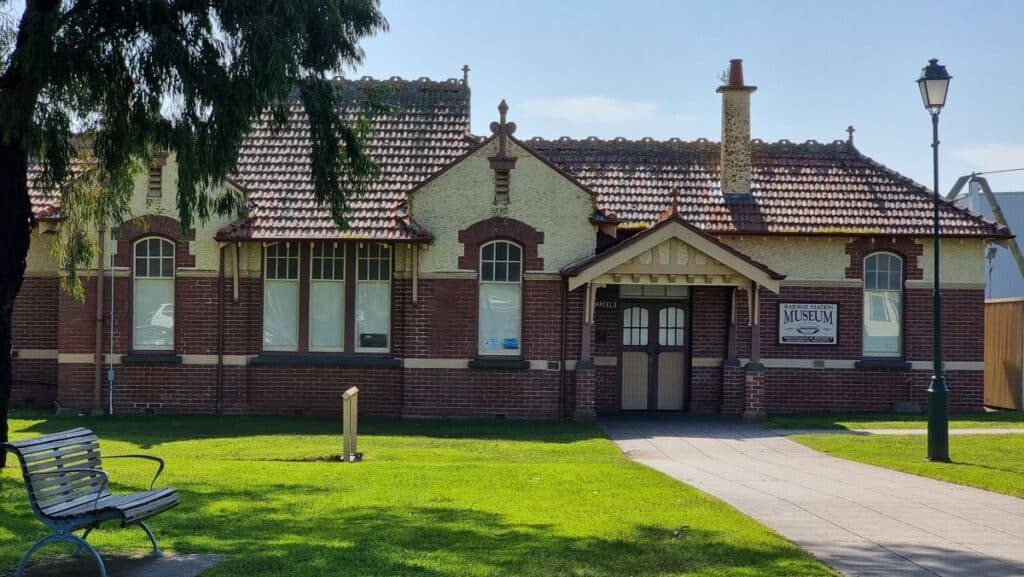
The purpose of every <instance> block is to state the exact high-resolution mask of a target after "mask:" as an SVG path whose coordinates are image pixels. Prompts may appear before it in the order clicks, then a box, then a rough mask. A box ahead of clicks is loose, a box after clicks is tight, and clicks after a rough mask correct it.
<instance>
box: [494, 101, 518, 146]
mask: <svg viewBox="0 0 1024 577" xmlns="http://www.w3.org/2000/svg"><path fill="white" fill-rule="evenodd" d="M498 114H499V120H498V122H492V123H491V132H492V133H494V135H495V136H497V137H498V156H496V157H495V158H498V159H501V160H506V159H508V158H509V156H508V137H510V136H512V135H513V134H514V133H515V131H516V123H515V122H508V120H507V118H508V103H507V102H505V99H502V100H501V103H500V104H498Z"/></svg>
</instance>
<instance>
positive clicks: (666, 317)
mask: <svg viewBox="0 0 1024 577" xmlns="http://www.w3.org/2000/svg"><path fill="white" fill-rule="evenodd" d="M685 331H686V311H685V310H683V309H682V308H679V307H665V308H663V309H661V310H660V311H658V344H659V345H661V346H664V347H681V346H683V345H684V344H685V343H686V333H685Z"/></svg>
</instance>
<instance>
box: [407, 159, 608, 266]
mask: <svg viewBox="0 0 1024 577" xmlns="http://www.w3.org/2000/svg"><path fill="white" fill-rule="evenodd" d="M497 151H498V145H497V142H496V141H495V142H491V143H490V144H489V145H487V146H484V147H483V148H481V149H480V150H478V151H476V152H475V153H473V154H471V155H470V156H468V157H467V158H465V159H464V160H462V161H461V162H459V163H458V164H456V165H454V166H452V167H451V168H450V169H449V170H448V171H447V172H445V173H444V174H442V175H441V176H439V177H438V178H436V179H435V180H433V181H432V182H429V183H428V184H427V185H426V186H424V187H423V188H421V189H420V190H419V191H417V192H415V193H414V194H412V195H410V198H409V210H410V214H411V215H412V218H413V219H415V220H416V222H418V223H420V224H421V225H423V226H424V227H426V228H427V230H429V231H430V232H431V233H432V234H433V235H434V241H433V242H432V243H430V244H428V245H424V246H423V247H422V248H421V249H420V259H419V267H420V269H419V270H420V272H422V273H433V272H455V271H458V270H459V265H458V261H459V257H460V256H462V244H461V243H460V242H459V231H460V230H463V229H466V228H468V227H470V226H471V225H473V224H476V223H478V222H480V221H483V220H487V219H489V218H492V217H504V218H511V219H515V220H519V221H521V222H524V223H526V224H528V225H530V226H532V227H533V228H535V229H537V230H539V231H541V232H543V233H544V243H543V244H541V245H540V249H539V256H540V257H541V258H543V259H544V272H549V273H557V272H559V271H560V270H561V269H562V268H564V267H565V266H566V265H568V264H569V263H571V262H574V261H576V260H579V259H581V258H583V257H586V256H589V255H592V254H594V245H595V242H596V238H597V227H596V226H595V225H593V224H591V223H590V220H589V219H590V217H591V215H592V214H593V213H594V203H593V199H592V197H591V196H590V194H589V193H588V192H586V191H585V190H583V189H581V188H580V187H579V186H577V185H576V184H574V183H573V182H572V181H571V180H569V179H567V178H565V176H563V175H562V174H560V173H559V172H558V171H556V170H554V169H552V168H551V167H549V166H548V165H546V164H545V163H543V162H542V161H540V160H538V159H537V158H536V157H534V156H532V155H531V154H530V153H528V152H527V151H526V150H524V149H523V148H521V147H519V146H517V145H515V144H514V143H512V142H509V154H511V155H512V156H516V157H518V159H519V160H518V162H517V163H516V167H515V168H514V169H512V171H511V180H510V192H509V203H508V205H506V206H496V205H495V204H494V170H492V169H491V167H490V163H489V162H488V160H487V159H488V157H491V156H494V155H496V154H497Z"/></svg>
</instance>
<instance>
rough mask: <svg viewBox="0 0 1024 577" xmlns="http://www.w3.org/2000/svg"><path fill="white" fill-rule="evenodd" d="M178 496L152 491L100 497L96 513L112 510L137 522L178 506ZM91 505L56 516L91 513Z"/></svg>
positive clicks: (167, 491)
mask: <svg viewBox="0 0 1024 577" xmlns="http://www.w3.org/2000/svg"><path fill="white" fill-rule="evenodd" d="M179 500H180V496H179V495H178V492H177V491H175V490H174V489H154V490H152V491H143V492H141V493H132V494H128V495H110V496H107V497H101V498H100V500H99V503H98V504H97V506H96V509H95V510H97V511H103V510H114V511H118V512H121V513H122V514H124V516H125V518H126V521H127V520H128V519H129V518H130V519H134V520H139V519H144V518H145V517H147V516H149V515H151V514H153V512H156V511H161V510H164V509H169V508H171V507H173V506H174V505H177V504H178V501H179ZM93 510H94V509H93V507H92V503H84V504H81V505H78V506H76V507H75V508H74V509H66V510H64V511H62V512H61V513H59V514H58V515H57V516H61V517H62V516H74V515H78V514H82V513H89V512H92V511H93Z"/></svg>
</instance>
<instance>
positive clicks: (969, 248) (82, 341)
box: [14, 61, 1009, 419]
mask: <svg viewBox="0 0 1024 577" xmlns="http://www.w3.org/2000/svg"><path fill="white" fill-rule="evenodd" d="M371 89H372V91H373V92H374V93H375V94H378V95H383V96H382V98H383V99H384V100H385V101H386V102H388V103H390V104H392V105H394V106H393V107H391V108H390V110H388V111H386V112H374V113H373V115H372V116H371V122H372V127H373V130H372V133H371V135H370V144H371V147H372V150H373V154H374V157H375V158H376V160H377V162H378V163H379V165H380V168H381V174H380V178H379V179H378V180H376V181H375V182H374V183H373V185H372V186H371V190H370V192H369V193H367V194H365V195H362V196H360V197H357V198H354V199H352V200H351V202H350V205H349V212H348V214H349V219H348V227H346V228H344V229H339V228H338V227H337V226H335V224H334V222H333V221H332V220H331V218H330V217H329V214H328V212H327V211H326V210H325V209H323V208H321V207H319V206H318V205H317V203H316V202H315V201H314V200H313V195H312V190H313V187H312V180H311V176H310V171H309V161H308V147H309V142H308V138H307V135H306V128H305V123H304V119H303V115H302V114H301V110H300V109H299V108H298V105H296V114H295V115H294V116H293V118H292V119H291V121H290V123H289V124H287V126H285V127H284V128H283V129H280V130H278V131H273V130H271V128H270V117H269V116H268V117H266V118H264V119H263V122H261V123H259V124H258V125H257V126H256V127H254V129H253V131H252V134H251V135H250V137H249V139H248V142H247V144H246V145H245V147H244V150H243V152H242V154H241V156H240V159H239V166H238V170H237V172H236V174H234V175H233V177H232V178H231V179H230V180H229V181H228V182H227V183H226V184H225V186H228V187H232V188H234V189H235V191H236V192H238V193H240V194H244V195H246V197H247V199H248V212H247V214H245V215H244V216H242V217H241V218H238V219H224V220H222V221H219V222H217V221H214V222H209V223H206V224H203V225H201V226H198V227H197V228H196V230H193V231H190V232H189V233H187V234H182V232H181V230H180V228H179V226H178V222H177V220H176V219H175V217H174V215H175V212H176V211H175V208H174V190H175V178H176V174H175V166H176V165H175V161H174V158H173V157H171V158H167V159H165V160H166V162H162V163H160V164H162V166H154V167H153V168H152V170H151V171H150V173H149V174H148V175H145V177H144V178H141V179H140V181H139V183H138V186H137V191H136V195H135V198H134V199H133V203H132V212H133V215H132V216H133V218H132V219H130V220H129V221H127V222H125V223H111V226H110V227H109V228H108V229H107V230H104V231H97V234H98V235H99V238H100V239H102V240H101V244H102V245H103V248H104V253H103V255H102V256H101V258H100V259H99V261H98V262H97V263H96V266H95V268H94V270H91V271H86V272H85V277H86V282H85V285H86V297H85V300H84V301H76V300H75V299H73V298H71V297H70V296H68V295H66V294H64V293H63V292H62V291H61V290H59V283H60V279H59V275H58V272H57V267H56V265H55V264H54V262H53V260H52V257H51V256H50V248H51V246H52V240H53V233H54V231H56V230H58V229H59V227H60V226H61V223H60V211H59V194H58V193H57V192H47V191H36V192H34V193H33V201H34V203H35V209H36V212H37V216H38V217H39V220H40V224H39V227H38V228H37V230H36V231H35V233H34V238H33V241H34V243H33V249H32V253H31V254H30V262H29V277H28V279H27V280H26V283H25V286H24V288H23V290H22V293H21V295H20V296H19V299H18V302H17V308H16V312H15V314H16V316H15V336H14V342H15V356H16V359H15V371H16V383H15V389H14V400H15V402H18V403H21V404H35V405H42V406H50V405H52V404H53V403H54V402H56V403H57V404H58V405H59V406H60V407H65V408H75V409H93V408H99V409H101V410H110V409H111V408H112V409H113V410H114V411H115V412H143V411H156V412H195V413H206V412H208V413H214V412H221V413H320V412H336V411H338V410H339V409H340V395H341V392H342V391H344V390H345V389H347V388H348V387H350V386H353V385H355V386H358V387H359V388H360V389H361V391H362V394H361V396H362V403H361V407H362V408H363V409H364V411H365V412H367V413H372V414H388V415H410V416H413V415H453V416H477V417H480V416H483V417H494V416H500V417H508V418H551V419H554V418H591V417H593V416H594V415H595V414H596V413H602V412H617V411H622V410H668V411H689V412H694V413H719V412H720V413H736V414H739V413H744V414H746V415H747V416H749V417H759V416H761V415H763V414H764V413H765V412H783V411H807V410H853V409H857V410H886V409H889V408H891V407H892V405H893V404H894V403H897V402H901V401H921V400H923V399H924V398H925V390H926V388H927V385H928V380H929V378H930V376H931V309H930V306H931V282H932V278H933V276H932V275H933V274H934V271H933V270H932V267H931V256H930V255H931V254H932V250H933V246H932V243H931V240H930V238H929V236H930V234H931V228H930V214H931V206H932V205H931V203H932V198H931V194H930V192H929V191H928V190H926V189H925V188H924V187H922V186H921V185H919V184H916V183H914V182H912V181H911V180H909V179H907V178H906V177H903V176H902V175H900V174H898V173H896V172H894V171H892V170H890V169H888V168H886V167H885V166H882V165H881V164H878V163H877V162H875V161H873V160H872V159H870V158H868V157H867V156H865V155H864V154H862V153H861V152H860V151H859V150H858V149H857V148H856V147H855V146H854V143H853V138H852V132H851V136H850V138H849V139H848V140H843V141H834V142H830V143H818V142H814V141H810V142H805V143H802V144H796V143H791V142H788V141H781V142H776V143H765V142H761V141H759V140H756V139H755V140H751V139H750V98H751V94H752V93H753V92H754V90H755V88H754V87H752V86H747V85H745V84H744V83H743V79H742V70H741V68H740V66H739V62H738V61H737V62H734V64H733V67H732V70H731V74H730V78H729V81H728V83H727V84H726V85H724V86H721V87H719V89H718V91H719V92H720V93H721V95H722V101H723V107H722V125H723V134H722V135H721V136H722V139H721V142H710V141H707V140H704V139H699V140H696V141H682V140H678V139H672V140H668V141H654V140H650V139H643V140H640V141H629V140H624V139H615V140H610V141H605V140H598V139H586V140H573V139H568V138H562V139H558V140H541V139H531V140H521V139H519V138H518V137H517V135H516V134H515V125H514V123H511V122H509V121H508V120H507V119H506V114H507V107H506V106H504V103H502V106H501V107H500V119H499V120H498V121H496V122H494V123H492V125H491V131H492V134H491V135H490V136H487V137H478V136H474V135H472V134H471V133H470V123H469V108H470V91H469V87H468V85H467V83H466V81H465V79H462V80H461V81H457V80H449V81H446V82H435V81H430V80H427V79H421V80H417V81H406V80H401V79H392V80H388V81H377V80H372V79H363V80H358V81H347V80H344V81H339V82H338V90H339V92H340V93H341V95H342V96H343V101H344V102H345V113H346V114H347V115H349V116H350V117H352V118H355V117H356V115H358V114H360V112H361V111H363V110H365V108H364V107H363V104H364V102H365V100H366V95H367V93H368V91H370V90H371ZM942 224H943V229H944V231H945V237H944V240H943V245H942V258H943V261H942V267H943V268H942V278H941V280H942V286H943V296H944V301H943V302H944V306H945V309H944V314H943V323H944V325H943V329H944V333H945V340H944V345H945V347H946V348H945V358H946V370H947V374H948V380H949V383H950V388H951V391H952V393H951V403H952V405H953V407H954V409H965V410H970V409H978V408H980V407H981V404H982V317H983V315H982V307H983V300H984V276H983V263H984V260H983V251H984V246H985V243H986V242H990V241H993V240H998V239H1003V238H1007V237H1008V236H1009V231H1008V230H1006V229H1004V228H1000V227H998V226H996V225H994V224H992V223H990V222H987V221H985V220H984V219H982V218H981V217H979V216H977V215H974V214H970V213H968V212H965V211H964V210H961V209H959V208H957V207H955V206H953V205H951V204H945V203H944V204H943V206H942Z"/></svg>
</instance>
